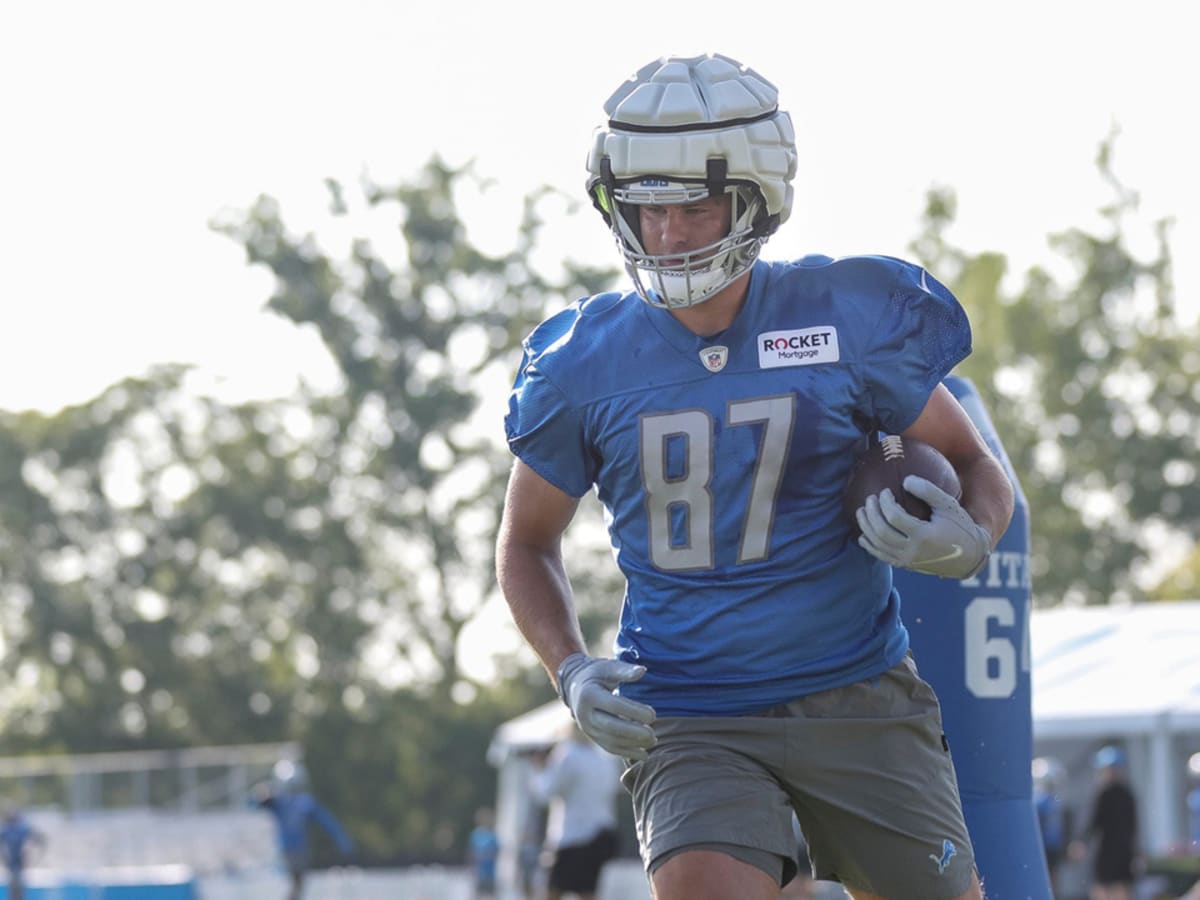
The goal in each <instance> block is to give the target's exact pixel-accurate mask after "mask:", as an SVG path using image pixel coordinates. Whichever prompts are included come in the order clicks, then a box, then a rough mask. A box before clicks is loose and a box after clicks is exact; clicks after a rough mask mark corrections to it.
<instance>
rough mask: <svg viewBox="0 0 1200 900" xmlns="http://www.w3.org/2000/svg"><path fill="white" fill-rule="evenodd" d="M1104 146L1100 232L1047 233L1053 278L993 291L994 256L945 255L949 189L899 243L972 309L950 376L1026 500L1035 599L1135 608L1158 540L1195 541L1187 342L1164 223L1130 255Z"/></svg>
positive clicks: (1199, 518) (996, 281)
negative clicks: (1150, 246) (1065, 268)
mask: <svg viewBox="0 0 1200 900" xmlns="http://www.w3.org/2000/svg"><path fill="white" fill-rule="evenodd" d="M1113 146H1114V143H1113V139H1110V140H1109V141H1107V142H1105V143H1104V144H1103V145H1102V147H1101V150H1100V153H1099V156H1098V160H1097V163H1098V168H1099V171H1100V173H1101V174H1102V176H1103V177H1104V178H1105V179H1106V181H1107V183H1108V184H1109V185H1110V186H1111V189H1112V192H1113V201H1112V203H1111V204H1110V205H1108V206H1107V207H1105V208H1104V209H1103V210H1101V213H1102V217H1103V220H1104V223H1105V228H1104V230H1103V231H1102V233H1092V232H1089V231H1086V230H1083V229H1079V228H1073V229H1070V230H1068V231H1066V232H1064V233H1062V234H1058V235H1053V236H1052V237H1051V239H1050V241H1051V246H1052V248H1053V249H1054V250H1055V251H1056V252H1057V253H1058V254H1060V255H1061V257H1062V258H1063V260H1064V261H1066V262H1067V263H1068V264H1069V267H1070V273H1071V274H1069V275H1067V276H1065V277H1064V276H1063V275H1057V276H1056V275H1055V274H1052V273H1051V272H1050V271H1048V270H1047V269H1045V268H1043V267H1036V268H1033V269H1031V270H1030V271H1029V272H1027V273H1026V274H1025V277H1024V284H1023V285H1022V286H1021V287H1020V288H1019V289H1018V290H1016V291H1010V290H1008V289H1006V286H1005V276H1006V274H1007V260H1006V259H1005V257H1004V256H1003V255H1002V254H999V253H995V252H984V253H978V254H970V253H967V252H964V251H963V250H961V249H956V248H953V247H951V246H949V245H948V243H947V242H946V240H945V231H946V228H947V226H948V225H949V224H950V223H951V222H952V220H953V217H954V205H955V200H954V196H953V193H952V192H950V191H934V192H932V193H931V195H930V197H929V201H928V204H927V208H926V228H925V231H924V233H923V235H922V236H921V237H920V238H919V239H918V240H917V242H916V243H915V244H914V245H913V248H914V251H915V252H916V253H917V254H918V255H919V256H920V258H921V259H922V260H923V262H924V263H925V264H926V265H927V266H929V267H930V268H931V270H932V271H935V272H937V273H939V275H941V276H944V277H945V279H946V280H947V281H948V283H949V284H950V285H951V286H952V288H953V289H954V290H955V292H956V293H957V294H958V295H959V297H960V298H962V299H963V301H964V304H965V305H966V306H967V308H968V311H969V313H970V315H971V319H972V324H973V328H974V333H975V344H976V349H975V353H974V354H973V355H972V357H971V358H970V359H969V360H968V361H967V362H966V363H964V365H963V366H962V370H961V371H962V374H964V375H966V376H968V377H970V378H971V379H972V380H973V381H974V382H975V383H976V385H977V386H978V387H979V390H980V392H981V395H982V396H983V399H984V401H985V403H986V404H987V406H988V408H989V411H990V412H991V414H992V417H993V419H994V420H995V423H996V426H997V429H998V431H999V433H1000V435H1001V436H1002V440H1003V441H1004V445H1005V449H1006V450H1007V452H1008V454H1009V456H1010V457H1011V458H1012V462H1013V466H1014V468H1015V470H1016V472H1017V475H1018V478H1019V479H1020V481H1021V484H1022V487H1023V489H1024V492H1025V494H1026V496H1027V499H1028V501H1029V505H1030V510H1031V521H1032V560H1031V570H1032V575H1033V586H1034V594H1035V600H1036V602H1037V603H1039V604H1041V605H1053V604H1056V603H1059V602H1063V601H1068V602H1085V603H1107V602H1110V601H1111V600H1114V599H1116V600H1122V599H1130V600H1139V599H1145V598H1146V591H1147V589H1148V588H1150V587H1152V583H1151V580H1150V579H1149V578H1148V575H1147V573H1148V572H1149V571H1151V570H1150V569H1149V568H1148V567H1149V566H1150V565H1151V564H1152V562H1153V560H1154V558H1155V551H1156V549H1157V548H1158V547H1159V546H1161V544H1162V543H1163V541H1164V537H1166V536H1176V537H1182V538H1184V539H1186V540H1191V541H1192V542H1194V541H1195V540H1196V537H1197V535H1198V534H1200V490H1197V489H1196V469H1197V464H1196V459H1197V449H1198V448H1197V435H1200V393H1198V392H1197V391H1196V390H1195V388H1194V385H1195V384H1196V382H1197V375H1200V349H1197V348H1198V347H1200V334H1198V333H1197V330H1196V328H1195V327H1194V326H1192V327H1188V326H1186V325H1185V323H1184V321H1183V320H1182V318H1181V317H1180V316H1179V315H1177V310H1176V308H1175V293H1174V286H1173V282H1172V280H1171V255H1170V245H1169V226H1170V223H1169V221H1162V222H1157V223H1154V226H1153V229H1154V235H1155V244H1156V250H1155V251H1154V252H1153V255H1152V256H1151V257H1150V258H1148V259H1144V258H1141V256H1139V254H1138V253H1136V252H1135V251H1134V250H1133V249H1132V248H1131V246H1130V238H1129V230H1130V229H1131V228H1132V227H1135V226H1136V225H1138V224H1140V223H1139V222H1138V220H1137V216H1136V211H1137V195H1136V194H1135V193H1134V192H1132V191H1131V190H1129V189H1128V188H1127V187H1126V186H1125V185H1124V184H1122V183H1121V182H1120V180H1119V179H1118V178H1117V177H1116V175H1115V174H1114V171H1113V162H1114V160H1113Z"/></svg>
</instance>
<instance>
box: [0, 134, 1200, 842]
mask: <svg viewBox="0 0 1200 900" xmlns="http://www.w3.org/2000/svg"><path fill="white" fill-rule="evenodd" d="M1110 153H1111V147H1110V146H1109V145H1107V144H1106V145H1105V147H1104V149H1103V151H1102V155H1101V160H1100V166H1101V171H1102V172H1103V173H1104V174H1105V175H1106V176H1107V177H1110V178H1111V181H1112V184H1113V188H1114V194H1115V198H1116V199H1115V201H1114V203H1113V204H1112V205H1111V207H1109V208H1108V209H1106V210H1104V211H1103V220H1104V222H1105V227H1106V231H1105V233H1103V234H1100V235H1096V234H1091V233H1088V232H1086V231H1083V230H1072V231H1069V232H1067V233H1066V234H1063V235H1059V236H1056V237H1054V238H1053V246H1054V247H1055V248H1056V249H1057V250H1058V251H1059V252H1060V253H1061V254H1062V255H1063V257H1064V258H1065V259H1066V260H1067V261H1068V262H1069V263H1070V265H1071V266H1072V267H1073V269H1072V271H1073V274H1071V275H1068V276H1066V277H1064V276H1061V275H1059V276H1054V275H1052V274H1051V273H1050V272H1048V271H1045V270H1042V269H1034V270H1032V271H1030V272H1028V273H1026V275H1025V278H1024V283H1023V284H1022V285H1021V286H1020V287H1019V288H1017V289H1013V288H1010V287H1009V285H1008V281H1009V279H1008V277H1007V263H1006V260H1005V258H1004V257H1003V256H1001V255H1000V254H997V253H980V254H968V253H966V252H964V251H962V250H959V249H956V248H954V247H952V246H950V245H949V243H948V241H947V240H946V233H947V231H948V229H949V226H950V225H951V224H952V222H953V218H954V197H953V194H952V193H950V192H948V191H938V192H934V193H932V194H931V195H930V198H929V205H928V209H927V213H926V220H925V227H924V231H923V234H922V235H921V237H920V238H919V239H918V241H917V242H916V244H915V245H914V252H915V253H916V254H917V255H918V256H919V257H920V258H921V259H922V261H923V262H924V263H925V264H926V265H927V266H928V267H929V268H930V269H931V270H932V271H934V272H936V273H937V274H938V275H939V277H941V278H942V279H943V280H944V281H946V282H947V283H949V284H950V285H951V286H952V287H953V288H954V289H955V291H956V292H957V293H958V294H959V296H960V297H962V299H963V300H964V303H965V304H966V305H967V307H968V308H969V311H970V313H971V317H972V321H973V323H974V327H975V335H976V351H975V354H974V355H973V356H972V357H971V358H970V359H969V360H968V361H967V363H966V364H964V366H963V368H962V374H964V375H966V376H968V377H970V378H972V380H974V381H975V383H976V385H977V386H978V387H979V390H980V392H981V394H982V395H983V398H984V401H985V403H986V404H987V406H988V408H989V411H990V412H991V414H992V417H993V419H994V420H995V423H996V425H997V428H998V430H999V432H1000V434H1001V435H1002V436H1003V439H1004V443H1005V447H1006V449H1007V451H1008V453H1009V455H1010V457H1011V458H1012V462H1013V465H1014V468H1015V469H1016V471H1017V473H1018V475H1019V477H1020V479H1021V483H1022V486H1023V488H1024V491H1025V493H1026V495H1027V497H1028V499H1029V502H1030V505H1031V508H1032V510H1033V512H1032V523H1033V531H1034V544H1033V556H1034V585H1035V591H1036V595H1037V598H1038V602H1039V603H1042V604H1049V603H1055V602H1059V601H1061V600H1064V599H1071V600H1082V601H1086V602H1092V603H1096V602H1105V601H1107V600H1108V599H1109V598H1110V597H1113V596H1117V597H1121V596H1129V597H1132V598H1134V599H1142V598H1143V595H1144V589H1143V587H1142V585H1143V582H1144V581H1145V578H1144V575H1143V567H1144V566H1145V564H1146V561H1147V560H1148V559H1149V557H1150V556H1151V554H1152V551H1153V550H1154V548H1155V546H1156V544H1158V543H1161V542H1163V541H1165V540H1166V539H1168V538H1171V537H1175V538H1176V539H1178V540H1180V541H1183V542H1185V543H1186V542H1187V541H1191V544H1192V546H1194V545H1195V538H1196V534H1197V530H1198V528H1200V509H1198V504H1200V491H1197V490H1196V488H1195V475H1196V472H1195V467H1196V459H1197V458H1198V454H1197V452H1196V450H1197V447H1196V440H1197V438H1196V435H1197V434H1200V428H1198V427H1197V421H1196V419H1197V414H1198V409H1197V405H1198V403H1200V395H1198V391H1197V388H1196V387H1195V385H1196V384H1197V383H1200V379H1198V378H1197V377H1196V376H1197V374H1198V370H1200V355H1198V354H1200V350H1197V348H1198V347H1200V340H1197V337H1198V335H1197V334H1196V333H1195V331H1194V329H1193V330H1187V329H1185V328H1184V327H1183V326H1182V325H1181V324H1180V323H1179V322H1178V321H1177V320H1176V319H1175V318H1174V317H1173V315H1172V312H1173V310H1172V302H1173V289H1172V285H1171V281H1170V256H1169V253H1168V247H1167V225H1166V224H1165V223H1163V224H1161V225H1160V226H1159V227H1158V230H1157V238H1158V244H1157V250H1156V252H1155V253H1154V255H1153V256H1152V258H1151V259H1149V260H1142V259H1140V258H1139V257H1138V256H1137V255H1136V254H1134V253H1133V252H1132V251H1131V250H1130V249H1129V246H1128V242H1127V238H1126V234H1125V231H1124V229H1125V227H1126V223H1127V222H1128V221H1129V220H1130V219H1131V218H1134V215H1133V214H1134V212H1135V210H1136V197H1135V196H1134V195H1133V194H1132V193H1131V192H1129V191H1128V190H1127V189H1125V188H1124V187H1123V186H1122V185H1120V183H1119V182H1118V181H1117V180H1116V179H1115V178H1112V172H1111V165H1110V163H1111V157H1110ZM327 186H328V190H329V198H330V202H329V213H328V218H327V221H323V222H321V223H320V224H319V225H317V224H314V225H313V228H312V230H310V231H308V232H306V233H303V234H296V233H293V232H292V231H290V230H289V228H288V226H287V224H286V223H285V221H284V218H283V214H282V212H281V210H280V209H279V206H278V204H277V203H276V202H275V201H273V200H272V199H270V198H267V197H262V198H259V199H258V200H257V201H256V202H254V203H253V204H252V205H251V206H250V207H249V208H247V209H245V210H241V211H237V212H233V213H230V214H228V215H225V216H223V217H221V218H220V219H219V220H218V221H216V222H214V228H216V229H217V230H218V231H219V232H221V233H222V234H224V235H227V236H228V237H229V238H230V239H231V240H233V241H236V242H237V243H238V244H239V245H241V246H242V247H244V248H245V251H246V255H247V259H248V261H249V263H250V264H251V265H253V266H256V267H261V268H262V269H265V270H266V271H268V272H269V273H270V274H271V275H272V276H273V279H274V289H273V291H272V292H271V295H270V297H269V298H268V300H267V303H268V307H269V308H270V309H271V310H273V311H274V312H275V313H277V314H278V315H280V316H282V317H284V318H286V319H288V320H290V321H291V322H293V323H295V324H296V325H297V326H298V327H301V328H305V329H310V330H311V331H312V332H313V333H315V334H316V335H318V336H319V338H320V340H321V343H322V345H323V347H324V349H325V351H326V352H327V353H328V357H329V359H330V360H332V362H333V363H334V368H335V369H336V371H337V373H338V377H339V383H338V385H337V387H336V388H335V389H333V390H316V389H313V388H311V387H310V386H308V385H307V384H303V385H301V386H300V387H299V388H298V390H297V392H296V393H295V395H294V396H290V397H286V398H281V399H277V400H270V401H259V402H253V403H245V404H241V405H226V404H223V403H220V402H218V401H216V400H214V399H212V398H210V397H205V396H198V395H197V394H196V392H194V391H192V390H190V389H189V387H188V383H187V372H186V370H184V369H181V368H163V369H159V370H156V371H153V372H151V373H149V374H148V375H147V376H145V377H143V378H138V379H129V380H127V381H124V382H121V383H119V384H116V385H113V386H112V387H110V388H109V389H108V390H106V391H105V392H103V393H102V394H101V395H100V396H98V397H97V398H95V399H94V400H92V401H91V402H89V403H86V404H83V405H81V406H76V407H71V408H68V409H64V410H61V411H60V412H58V413H56V414H54V415H50V416H45V415H40V414H36V413H23V414H19V415H16V414H8V413H3V412H0V591H2V592H3V597H4V603H3V604H2V605H0V640H2V642H3V644H2V649H3V654H2V656H0V668H2V675H3V680H2V682H0V702H2V704H3V705H2V707H0V708H2V709H3V710H4V713H3V718H2V719H0V754H5V755H8V754H16V753H24V752H41V753H47V752H72V753H82V752H88V751H96V750H114V749H154V748H163V747H186V746H198V745H213V744H224V743H251V742H257V741H278V740H292V739H295V740H299V741H301V743H302V744H303V746H304V750H305V755H306V759H307V761H308V764H309V771H310V773H311V776H312V780H313V785H314V789H315V791H316V793H317V794H318V795H319V796H321V797H322V798H323V799H325V800H326V801H327V802H328V804H329V805H330V807H331V808H332V809H333V810H334V811H335V812H336V813H337V814H338V815H339V817H341V818H342V819H343V820H344V821H345V822H346V823H347V825H348V827H349V830H350V831H351V833H352V834H353V835H354V837H355V839H356V842H357V843H358V845H359V846H360V847H361V848H362V850H363V852H364V854H365V861H367V862H370V861H372V860H374V861H379V862H407V861H412V860H417V859H424V860H430V859H444V860H458V859H461V858H462V853H463V846H464V841H465V836H466V833H467V831H468V830H469V828H470V827H471V823H472V818H473V812H474V810H475V808H476V807H478V806H481V805H487V804H490V803H492V802H494V797H495V786H496V773H495V771H494V770H493V769H492V768H491V766H490V765H488V764H487V762H486V761H485V751H486V748H487V745H488V742H489V741H490V739H491V736H492V734H493V732H494V730H495V728H496V727H497V725H499V724H500V723H501V722H503V721H505V720H507V719H508V718H511V717H512V716H514V715H517V714H519V713H521V712H523V711H525V710H527V709H529V708H530V707H531V706H533V705H535V704H537V703H540V702H543V701H546V700H549V699H550V698H551V697H552V696H553V695H552V691H551V688H550V685H549V683H548V681H547V679H546V678H545V676H544V675H543V673H541V672H540V670H537V668H536V666H535V665H534V663H533V658H532V656H531V655H528V654H527V653H526V654H524V655H523V654H522V653H520V652H512V650H511V649H507V648H512V647H514V646H516V644H514V643H513V642H511V641H509V642H506V641H504V640H501V639H500V638H501V636H500V635H496V636H495V637H496V638H497V641H496V650H495V651H494V653H493V655H492V658H491V659H490V660H478V659H473V658H468V656H467V654H478V653H480V652H484V651H481V650H480V649H479V647H480V646H483V645H486V640H485V641H479V640H475V641H469V640H467V636H468V635H469V629H470V627H471V626H472V624H473V623H474V624H475V625H476V626H477V627H482V628H483V629H484V634H483V636H484V638H488V637H491V635H489V634H487V632H486V629H487V627H488V626H487V625H486V624H485V625H482V626H480V624H479V623H480V622H481V621H485V619H482V618H481V617H482V616H483V615H484V613H485V608H486V605H487V604H489V603H491V604H495V603H497V602H498V598H497V593H496V590H495V586H494V578H493V562H492V555H493V546H492V542H493V540H494V534H495V530H496V526H497V523H498V517H499V512H500V509H501V504H502V495H503V490H504V483H505V479H506V475H507V470H508V466H509V464H510V463H509V456H508V454H507V451H506V450H505V449H504V447H503V442H502V435H501V433H500V432H501V426H500V420H501V412H502V410H501V409H500V408H499V405H500V404H501V403H502V402H503V401H502V399H500V398H502V397H503V392H504V390H505V389H506V387H507V385H508V384H509V383H511V378H512V375H513V372H514V370H515V366H516V364H517V360H518V358H519V352H520V351H519V342H520V340H521V338H522V337H523V335H524V334H526V333H527V332H528V330H529V329H530V328H531V327H532V325H533V324H534V323H535V322H537V321H538V320H539V319H541V318H542V317H543V316H544V315H545V314H546V312H548V311H549V310H550V309H553V308H556V307H558V306H560V305H561V304H563V303H564V302H566V301H568V300H570V299H574V298H575V297H578V296H582V295H585V294H589V293H593V292H596V291H599V290H602V289H604V288H606V287H608V286H609V285H611V283H612V282H613V281H614V279H615V274H616V273H615V271H613V270H610V269H603V270H597V269H590V268H587V267H584V266H579V265H575V264H573V263H571V262H570V261H563V260H555V261H554V262H553V263H551V264H549V265H543V266H541V267H539V266H538V265H535V260H538V259H541V254H540V253H539V251H540V248H541V243H542V230H543V228H544V225H545V222H546V221H547V220H548V219H549V218H550V217H551V216H554V217H561V216H562V215H563V212H564V210H563V208H562V207H563V204H564V200H563V198H562V197H561V196H560V195H558V194H557V193H556V192H554V191H550V190H541V191H537V192H534V193H533V194H531V195H530V196H529V197H528V198H527V199H526V201H525V204H524V207H523V211H522V215H521V217H520V220H519V222H517V224H516V235H515V241H514V242H513V245H512V247H511V249H508V250H504V251H502V252H498V253H494V254H491V253H487V252H484V251H483V250H481V249H479V246H478V244H477V242H476V241H474V240H473V239H472V235H471V231H470V228H469V222H468V221H465V220H464V218H463V217H462V215H461V210H462V209H463V208H464V206H466V205H469V203H470V202H473V201H476V200H478V199H479V198H480V197H481V196H486V195H487V192H488V188H489V185H488V184H487V182H485V181H482V180H480V179H479V178H477V177H476V176H475V174H474V173H473V172H472V171H471V170H470V168H469V167H468V168H464V169H452V168H449V167H447V166H445V165H444V164H442V163H441V162H440V161H438V160H436V159H435V160H433V161H431V162H430V163H429V164H428V165H427V166H426V167H425V168H424V170H423V171H421V172H420V173H419V174H418V175H417V176H416V177H415V178H414V179H413V180H412V181H410V182H408V183H405V184H400V185H394V186H386V185H380V184H376V183H373V182H371V181H368V180H364V181H363V182H362V183H361V184H359V185H358V186H357V188H356V189H354V190H351V189H349V188H347V187H346V186H343V185H342V184H340V183H337V182H333V181H330V182H328V184H327ZM566 212H567V213H572V212H573V207H572V206H571V205H570V204H567V209H566ZM546 269H550V270H551V271H546ZM262 364H263V365H271V354H270V348H269V347H264V348H263V359H262ZM489 398H490V399H489ZM600 518H601V517H600V515H599V512H598V509H597V508H596V503H595V500H594V499H593V498H590V497H589V498H587V499H586V500H585V503H584V505H583V507H582V508H581V511H580V514H579V515H578V516H577V521H578V522H580V523H581V525H582V527H577V528H573V529H572V531H571V533H570V534H569V535H568V546H567V548H566V552H567V554H568V556H569V557H570V558H571V560H572V574H573V577H575V579H576V589H577V591H578V593H579V595H580V605H581V617H582V618H583V623H584V632H585V634H586V635H587V636H588V639H589V641H590V642H591V643H592V644H593V645H595V646H598V647H601V648H603V646H604V644H603V640H604V637H605V634H604V632H605V631H606V630H609V629H611V628H612V627H613V624H614V622H615V619H616V612H617V607H618V604H619V599H620V583H619V579H618V578H617V573H616V570H615V567H614V566H613V565H612V563H611V560H610V559H609V558H608V551H607V546H606V538H605V535H604V533H603V529H602V528H601V527H600ZM1190 565H1191V568H1190V569H1188V568H1187V567H1186V566H1185V567H1184V569H1181V572H1187V571H1190V572H1192V573H1193V574H1194V573H1195V571H1196V567H1197V563H1196V562H1195V560H1194V559H1193V561H1192V562H1191V564H1190ZM1180 577H1181V578H1182V577H1183V576H1180ZM1180 583H1183V582H1180ZM1190 583H1191V584H1193V585H1194V584H1195V582H1194V581H1192V582H1190ZM1193 596H1194V593H1193ZM489 666H490V669H491V671H492V672H493V673H494V674H492V675H489V676H485V677H481V676H480V675H479V674H477V673H478V672H480V671H487V669H488V668H489Z"/></svg>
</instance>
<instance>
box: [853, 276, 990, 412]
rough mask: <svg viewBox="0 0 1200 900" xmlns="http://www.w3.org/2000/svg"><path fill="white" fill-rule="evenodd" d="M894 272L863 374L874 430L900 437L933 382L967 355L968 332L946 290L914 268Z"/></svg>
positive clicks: (962, 313) (962, 315) (960, 311)
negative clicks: (877, 426)
mask: <svg viewBox="0 0 1200 900" xmlns="http://www.w3.org/2000/svg"><path fill="white" fill-rule="evenodd" d="M894 262H895V263H896V267H897V271H896V277H895V280H894V281H893V284H892V288H891V291H890V293H889V296H888V300H887V304H886V307H885V308H884V310H883V313H882V315H881V316H880V319H879V322H878V325H877V327H876V328H875V330H874V332H873V334H872V339H871V345H870V349H869V352H868V353H867V355H866V358H867V360H868V362H867V365H866V368H865V378H866V383H867V388H868V390H869V392H870V395H871V397H872V402H873V405H874V414H875V419H876V421H877V422H878V424H879V427H880V428H882V429H883V430H884V431H888V432H891V433H893V434H895V433H899V432H901V431H904V430H905V429H906V428H908V427H909V426H910V425H911V424H912V423H913V422H914V421H916V419H917V416H919V415H920V414H921V410H923V409H924V408H925V404H926V402H927V401H928V400H929V395H930V394H932V393H933V389H934V388H935V387H937V384H938V382H940V381H941V380H942V379H943V378H945V377H946V375H948V374H949V373H950V370H951V369H953V368H954V367H955V366H956V365H957V364H958V363H959V362H961V361H962V360H963V359H965V358H966V357H967V356H968V355H970V353H971V326H970V323H969V322H968V321H967V314H966V312H965V311H964V310H963V308H962V306H961V304H959V302H958V300H957V299H955V297H954V295H953V294H952V293H950V291H949V289H947V288H946V287H945V285H943V284H942V283H941V282H939V281H938V280H937V279H935V278H934V277H933V276H932V275H930V274H929V273H928V272H926V271H925V270H924V269H923V268H921V267H920V266H915V265H912V264H911V263H907V262H902V261H900V260H895V261H894Z"/></svg>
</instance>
